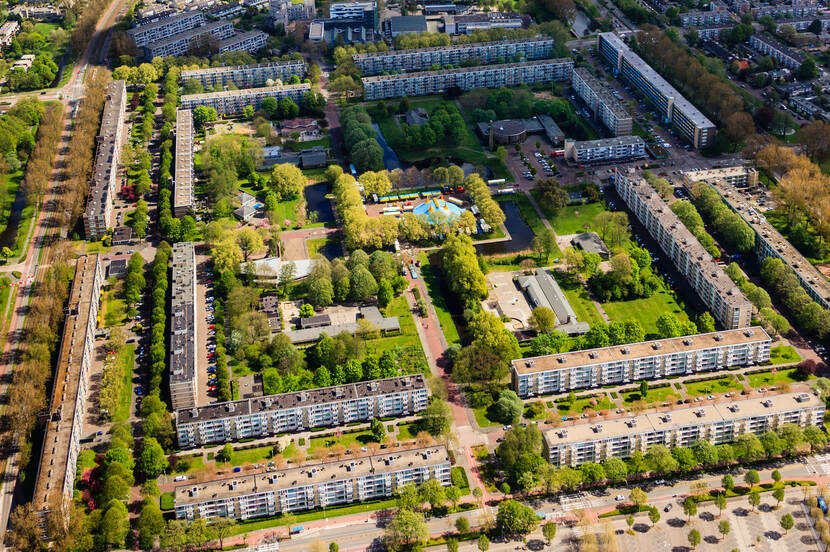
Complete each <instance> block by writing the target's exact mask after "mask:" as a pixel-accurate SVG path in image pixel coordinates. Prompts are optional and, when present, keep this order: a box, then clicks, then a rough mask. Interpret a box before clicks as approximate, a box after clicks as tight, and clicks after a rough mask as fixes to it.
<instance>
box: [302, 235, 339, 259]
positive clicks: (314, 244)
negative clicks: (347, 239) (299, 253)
mask: <svg viewBox="0 0 830 552" xmlns="http://www.w3.org/2000/svg"><path fill="white" fill-rule="evenodd" d="M338 243H340V240H339V239H337V238H313V239H310V240H306V241H305V245H306V247H307V248H308V257H309V258H311V257H314V255H316V254H317V252H318V251H319V250H320V249H321V248H324V247H327V246H329V245H337V244H338Z"/></svg>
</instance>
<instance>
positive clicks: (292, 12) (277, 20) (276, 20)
mask: <svg viewBox="0 0 830 552" xmlns="http://www.w3.org/2000/svg"><path fill="white" fill-rule="evenodd" d="M268 9H269V13H270V15H271V21H272V22H273V25H274V27H276V26H277V25H282V26H283V27H288V24H289V23H290V22H292V21H308V20H311V19H313V18H314V15H315V14H316V13H317V9H316V7H315V2H314V0H303V1H302V2H300V3H296V4H295V3H294V2H292V0H270V2H269V3H268Z"/></svg>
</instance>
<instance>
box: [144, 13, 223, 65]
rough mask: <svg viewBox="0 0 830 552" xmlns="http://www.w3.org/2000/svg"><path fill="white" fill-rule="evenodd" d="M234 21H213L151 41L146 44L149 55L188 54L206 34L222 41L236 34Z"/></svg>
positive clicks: (150, 56) (152, 56)
mask: <svg viewBox="0 0 830 552" xmlns="http://www.w3.org/2000/svg"><path fill="white" fill-rule="evenodd" d="M234 33H235V31H234V30H233V22H231V21H212V22H210V23H206V24H204V25H202V26H201V27H195V28H193V29H191V30H189V31H185V32H183V33H179V34H176V35H173V36H170V37H169V38H166V39H164V40H159V41H158V42H150V43H149V44H147V45H146V46H145V50H146V51H147V57H148V58H150V59H152V58H154V57H168V56H183V55H186V54H187V51H188V50H189V49H190V47H191V46H192V45H193V44H194V43H195V42H196V41H197V39H198V40H202V38H203V37H204V36H205V35H212V36H213V38H215V39H216V40H219V41H220V44H221V41H223V40H225V39H227V38H231V37H233V36H234Z"/></svg>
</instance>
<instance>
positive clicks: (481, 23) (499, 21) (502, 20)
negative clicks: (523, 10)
mask: <svg viewBox="0 0 830 552" xmlns="http://www.w3.org/2000/svg"><path fill="white" fill-rule="evenodd" d="M530 23H531V20H530V16H528V15H522V14H519V13H499V12H486V13H476V14H472V15H445V16H444V32H445V33H447V34H449V35H461V34H470V33H473V32H475V31H489V30H491V29H521V28H527V27H528V26H529V25H530Z"/></svg>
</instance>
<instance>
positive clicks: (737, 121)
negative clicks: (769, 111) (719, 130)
mask: <svg viewBox="0 0 830 552" xmlns="http://www.w3.org/2000/svg"><path fill="white" fill-rule="evenodd" d="M725 124H726V129H725V131H726V135H727V136H728V137H729V138H730V140H732V141H734V142H743V140H744V139H745V138H746V137H747V136H749V135H750V134H754V133H755V121H753V120H752V116H751V115H750V114H749V113H747V112H745V111H736V112H735V113H732V114H731V115H729V116H728V117H727V118H726V123H725Z"/></svg>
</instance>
